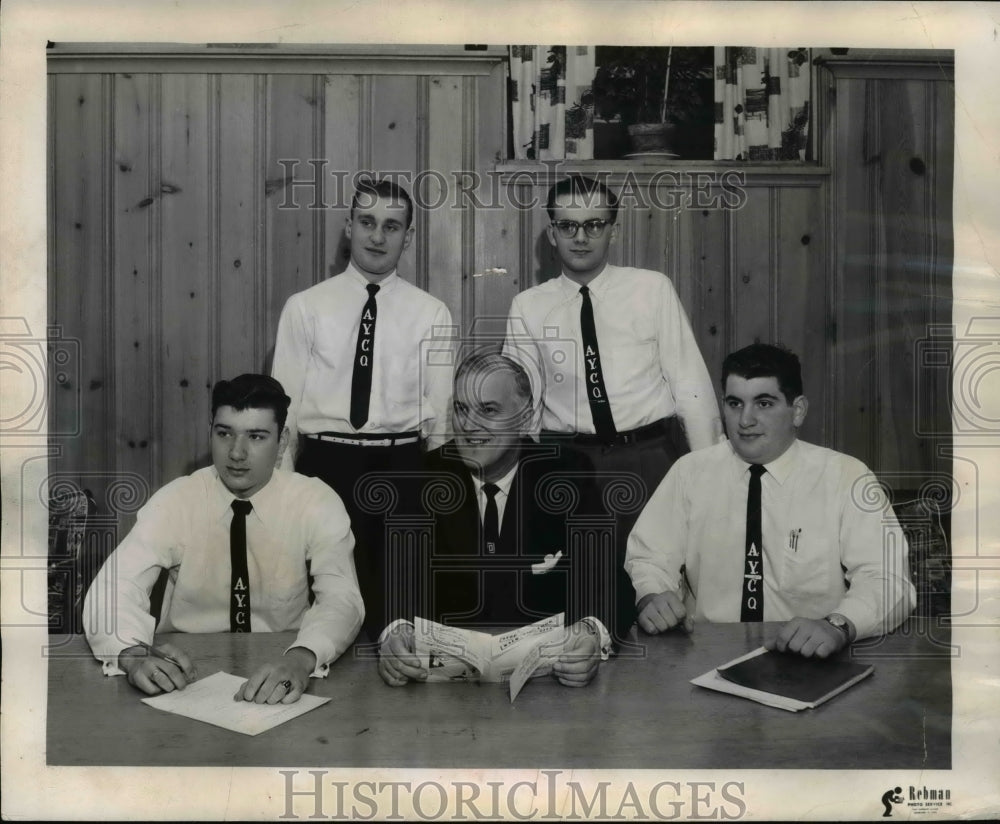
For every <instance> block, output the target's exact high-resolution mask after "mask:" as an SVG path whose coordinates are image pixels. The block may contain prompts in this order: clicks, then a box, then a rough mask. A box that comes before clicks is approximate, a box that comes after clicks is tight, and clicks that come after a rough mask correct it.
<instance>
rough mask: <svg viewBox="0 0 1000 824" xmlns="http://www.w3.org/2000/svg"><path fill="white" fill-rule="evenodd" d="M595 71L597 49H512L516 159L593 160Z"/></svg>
mask: <svg viewBox="0 0 1000 824" xmlns="http://www.w3.org/2000/svg"><path fill="white" fill-rule="evenodd" d="M594 71H595V67H594V47H593V46H569V47H567V46H511V47H510V102H511V108H512V110H513V116H514V156H515V157H516V158H517V159H519V160H567V159H577V160H591V159H592V158H593V157H594V95H593V91H592V86H593V84H594Z"/></svg>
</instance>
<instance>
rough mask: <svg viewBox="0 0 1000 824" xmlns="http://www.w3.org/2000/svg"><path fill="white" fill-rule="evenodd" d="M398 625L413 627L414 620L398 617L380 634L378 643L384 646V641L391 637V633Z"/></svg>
mask: <svg viewBox="0 0 1000 824" xmlns="http://www.w3.org/2000/svg"><path fill="white" fill-rule="evenodd" d="M398 626H407V627H411V628H412V627H413V622H412V621H407V620H406V619H405V618H397V619H396V620H395V621H393V622H392V623H391V624H389V626H387V627H386V628H385V629H384V630H382V632H381V633H379V636H378V645H379V646H382V642H383V641H384V640H385V639H386V638H388V637H389V633H390V632H392V631H393V630H394V629H395V628H396V627H398Z"/></svg>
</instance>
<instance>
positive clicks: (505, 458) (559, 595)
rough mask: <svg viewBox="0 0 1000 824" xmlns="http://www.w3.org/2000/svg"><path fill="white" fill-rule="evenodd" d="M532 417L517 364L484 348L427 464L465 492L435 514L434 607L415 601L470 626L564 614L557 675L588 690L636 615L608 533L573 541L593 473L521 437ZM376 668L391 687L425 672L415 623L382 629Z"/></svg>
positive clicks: (460, 379)
mask: <svg viewBox="0 0 1000 824" xmlns="http://www.w3.org/2000/svg"><path fill="white" fill-rule="evenodd" d="M531 413H532V398H531V387H530V383H529V380H528V376H527V374H526V373H525V371H524V369H523V368H522V367H521V366H520V365H519V364H517V363H516V362H515V361H513V360H511V359H510V358H507V357H505V356H503V355H500V354H497V353H485V354H477V355H473V356H472V357H470V358H468V359H466V360H465V361H463V362H462V363H461V364H460V365H459V367H458V369H457V371H456V374H455V394H454V409H453V424H454V439H453V440H452V441H450V442H449V443H447V444H445V446H444V447H443V448H442V449H440V450H438V451H437V452H435V453H433V454H432V455H431V456H429V458H428V468H429V477H430V478H431V481H430V483H434V482H435V480H434V479H435V478H436V479H441V478H450V479H453V480H454V481H455V487H456V488H459V489H460V490H461V492H460V494H459V495H458V496H457V498H455V499H454V500H452V501H451V502H450V503H449V504H448V505H447V506H442V507H440V511H439V512H438V513H437V514H436V515H435V533H434V535H435V545H434V553H433V561H432V569H431V571H430V586H429V588H428V593H429V597H428V599H427V600H429V603H428V602H424V603H422V604H420V606H419V607H418V608H419V609H422V610H423V616H424V617H428V618H431V619H433V620H435V621H438V622H440V623H445V624H450V625H454V626H464V627H475V628H482V627H491V628H495V627H509V626H520V625H523V624H526V623H531V622H534V621H537V620H539V619H540V618H544V617H547V616H549V615H553V614H556V613H559V612H565V613H566V619H567V623H568V624H569V625H570V635H569V639H568V640H567V642H566V645H565V648H564V652H563V655H562V656H561V657H560V659H559V661H558V662H557V663H556V665H555V666H554V669H553V673H554V675H555V676H556V677H557V678H558V679H559V681H560V682H561V683H563V684H566V685H568V686H583V685H585V684H587V683H589V682H590V680H591V679H592V678H593V677H594V676H595V675H596V673H597V670H598V664H599V662H600V661H601V660H602V658H606V657H607V654H608V650H609V648H610V640H611V639H610V635H609V629H610V630H614V631H616V635H617V632H618V631H621V625H622V624H626V623H629V617H630V616H629V615H628V611H629V610H630V609H631V604H630V603H629V602H630V600H631V594H630V593H629V592H625V593H622V592H620V591H619V588H620V587H621V586H622V585H623V582H624V586H625V587H626V588H627V587H628V581H627V579H626V578H625V577H624V571H623V570H622V568H621V564H620V563H618V562H617V560H616V558H615V556H614V552H613V549H611V548H610V547H611V542H610V541H607V542H605V543H604V547H603V551H598V546H599V542H588V541H586V540H581V535H582V533H579V532H578V533H577V536H576V539H575V540H573V541H572V545H571V532H572V530H571V529H570V528H569V523H570V521H571V518H572V517H573V514H574V512H591V511H592V507H593V503H594V499H593V492H592V490H593V486H592V481H591V479H590V477H589V476H590V474H591V472H592V469H591V467H590V465H589V464H588V463H586V462H585V461H583V460H582V459H580V458H579V457H576V456H572V457H569V456H567V455H564V454H560V450H559V449H558V447H553V446H540V445H539V444H536V443H533V442H532V441H530V440H527V439H525V438H524V437H523V433H524V432H525V431H526V430H527V429H528V427H529V421H530V416H531ZM609 525H610V521H609ZM588 544H592V545H589V546H588ZM409 617H411V616H399V618H400V619H405V618H409ZM624 629H627V626H626V627H624ZM379 672H380V674H381V675H382V678H383V680H385V682H386V683H388V684H390V685H393V686H401V685H403V684H405V683H406V682H407V681H409V680H423V679H424V678H426V676H427V672H426V670H424V669H423V668H421V667H420V666H419V663H418V660H417V657H416V656H415V655H414V654H413V628H412V626H411V625H410V624H409V622H408V621H405V620H397V621H395V622H393V623H392V624H390V626H389V627H388V628H387V630H386V631H385V632H383V634H382V638H381V651H380V660H379Z"/></svg>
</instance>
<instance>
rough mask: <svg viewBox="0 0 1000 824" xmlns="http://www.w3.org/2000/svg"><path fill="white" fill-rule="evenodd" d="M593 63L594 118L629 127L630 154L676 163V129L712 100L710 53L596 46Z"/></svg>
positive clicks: (672, 49)
mask: <svg viewBox="0 0 1000 824" xmlns="http://www.w3.org/2000/svg"><path fill="white" fill-rule="evenodd" d="M595 58H596V63H597V72H596V74H595V76H594V87H593V90H594V110H595V115H596V118H597V119H598V120H603V121H604V122H606V123H616V124H620V126H619V128H620V127H621V126H624V127H626V128H627V130H628V135H629V149H630V150H631V153H632V154H638V155H643V154H647V155H648V154H657V155H661V156H668V157H678V156H679V155H678V153H677V151H676V150H675V141H676V138H677V131H678V129H679V128H680V129H683V128H685V127H686V125H687V123H688V121H691V120H692V119H693V118H697V117H698V116H699V114H700V113H701V112H702V110H704V109H705V106H704V103H705V92H706V91H708V94H709V95H710V94H711V91H710V89H711V85H712V73H711V49H703V48H673V47H670V46H598V47H597V52H596V55H595ZM710 99H711V98H710V97H709V100H710ZM709 115H710V111H709ZM701 119H702V120H705V116H704V115H702V116H701ZM595 139H596V135H595ZM689 142H690V141H689Z"/></svg>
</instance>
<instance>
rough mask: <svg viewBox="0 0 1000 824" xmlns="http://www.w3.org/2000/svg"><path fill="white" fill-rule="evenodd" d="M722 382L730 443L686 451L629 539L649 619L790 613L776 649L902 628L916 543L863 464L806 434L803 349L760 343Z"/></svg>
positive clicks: (830, 645)
mask: <svg viewBox="0 0 1000 824" xmlns="http://www.w3.org/2000/svg"><path fill="white" fill-rule="evenodd" d="M722 382H723V402H722V406H723V417H724V419H725V424H726V431H727V434H728V437H729V440H728V441H727V442H725V443H720V444H718V445H716V446H713V447H710V448H709V449H704V450H701V451H699V452H694V453H691V454H689V455H685V456H684V457H682V458H681V459H680V460H678V461H677V463H676V464H674V466H673V468H672V469H671V470H670V472H669V473H668V474H667V476H666V478H664V480H663V483H661V484H660V486H659V487H658V488H657V490H656V492H655V493H654V494H653V496H652V497H651V498H650V501H649V503H648V505H647V506H646V508H645V509H644V510H643V512H642V515H640V517H639V520H638V521H637V522H636V525H635V529H634V530H633V531H632V533H631V535H630V536H629V540H628V549H627V553H626V561H625V568H626V570H627V571H628V573H629V575H630V576H631V578H632V584H633V586H634V587H635V591H636V599H637V603H636V605H637V610H638V612H639V626H640V628H641V629H643V630H645V631H646V632H648V633H653V634H655V633H659V632H663V631H665V630H668V629H671V628H672V627H675V626H677V625H679V624H682V623H683V624H684V625H685V626H686V627H687V628H688V629H690V628H691V627H692V625H693V623H695V622H697V621H720V622H725V621H761V620H763V621H781V622H784V624H783V626H782V627H781V629H780V630H779V631H778V633H777V635H776V636H775V637H773V638H770V639H769V640H768V641H767V646H768V647H769V648H772V649H774V648H776V649H778V650H780V651H786V650H787V651H791V652H795V653H799V654H801V655H804V656H807V657H808V656H817V657H820V658H824V657H826V656H828V655H832V654H833V653H835V652H837V651H838V650H840V649H842V648H843V647H844V646H846V645H847V644H849V643H851V642H853V641H854V640H855V639H856V638H864V637H867V636H872V635H877V634H882V633H886V632H890V631H891V630H893V629H895V628H896V627H897V626H898V625H899V624H900V623H902V621H903V620H904V619H905V618H906V616H907V615H908V614H909V613H910V611H911V610H912V609H913V605H914V603H915V601H916V596H915V592H914V589H913V585H912V584H911V583H910V581H909V578H908V567H907V545H906V539H905V538H904V536H903V533H902V530H901V529H900V527H899V524H898V522H897V521H896V517H895V515H894V514H893V512H892V508H891V507H890V506H889V504H888V501H887V500H886V497H885V494H884V492H883V491H882V489H881V487H880V486H879V484H878V481H877V480H876V478H875V476H874V475H872V473H871V472H870V471H869V470H868V468H867V467H866V466H865V465H864V464H863V463H861V462H860V461H858V460H856V459H855V458H852V457H850V456H848V455H844V454H842V453H839V452H834V451H833V450H831V449H824V448H822V447H818V446H813V445H812V444H808V443H805V442H803V441H799V440H798V439H797V434H798V429H799V427H800V426H802V423H803V421H804V420H805V416H806V412H807V409H808V402H807V401H806V398H805V395H803V393H802V375H801V368H800V366H799V359H798V358H797V357H796V356H795V355H794V354H793V353H791V352H789V351H788V350H785V349H781V348H779V347H775V346H770V345H767V344H753V345H751V346H748V347H746V348H744V349H741V350H739V351H738V352H734V353H732V354H730V355H729V356H727V357H726V359H725V361H724V362H723V366H722ZM755 476H756V477H757V478H758V479H759V480H758V481H757V482H756V483H757V485H758V486H757V488H758V489H759V497H758V498H757V499H756V504H755V503H754V495H753V487H754V485H755V481H754V480H753V479H754V477H755ZM754 513H756V514H754ZM754 536H756V537H754ZM686 597H689V600H688V601H687V602H686V601H685V598H686ZM690 597H693V600H694V603H693V604H692V603H691V601H690Z"/></svg>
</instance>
